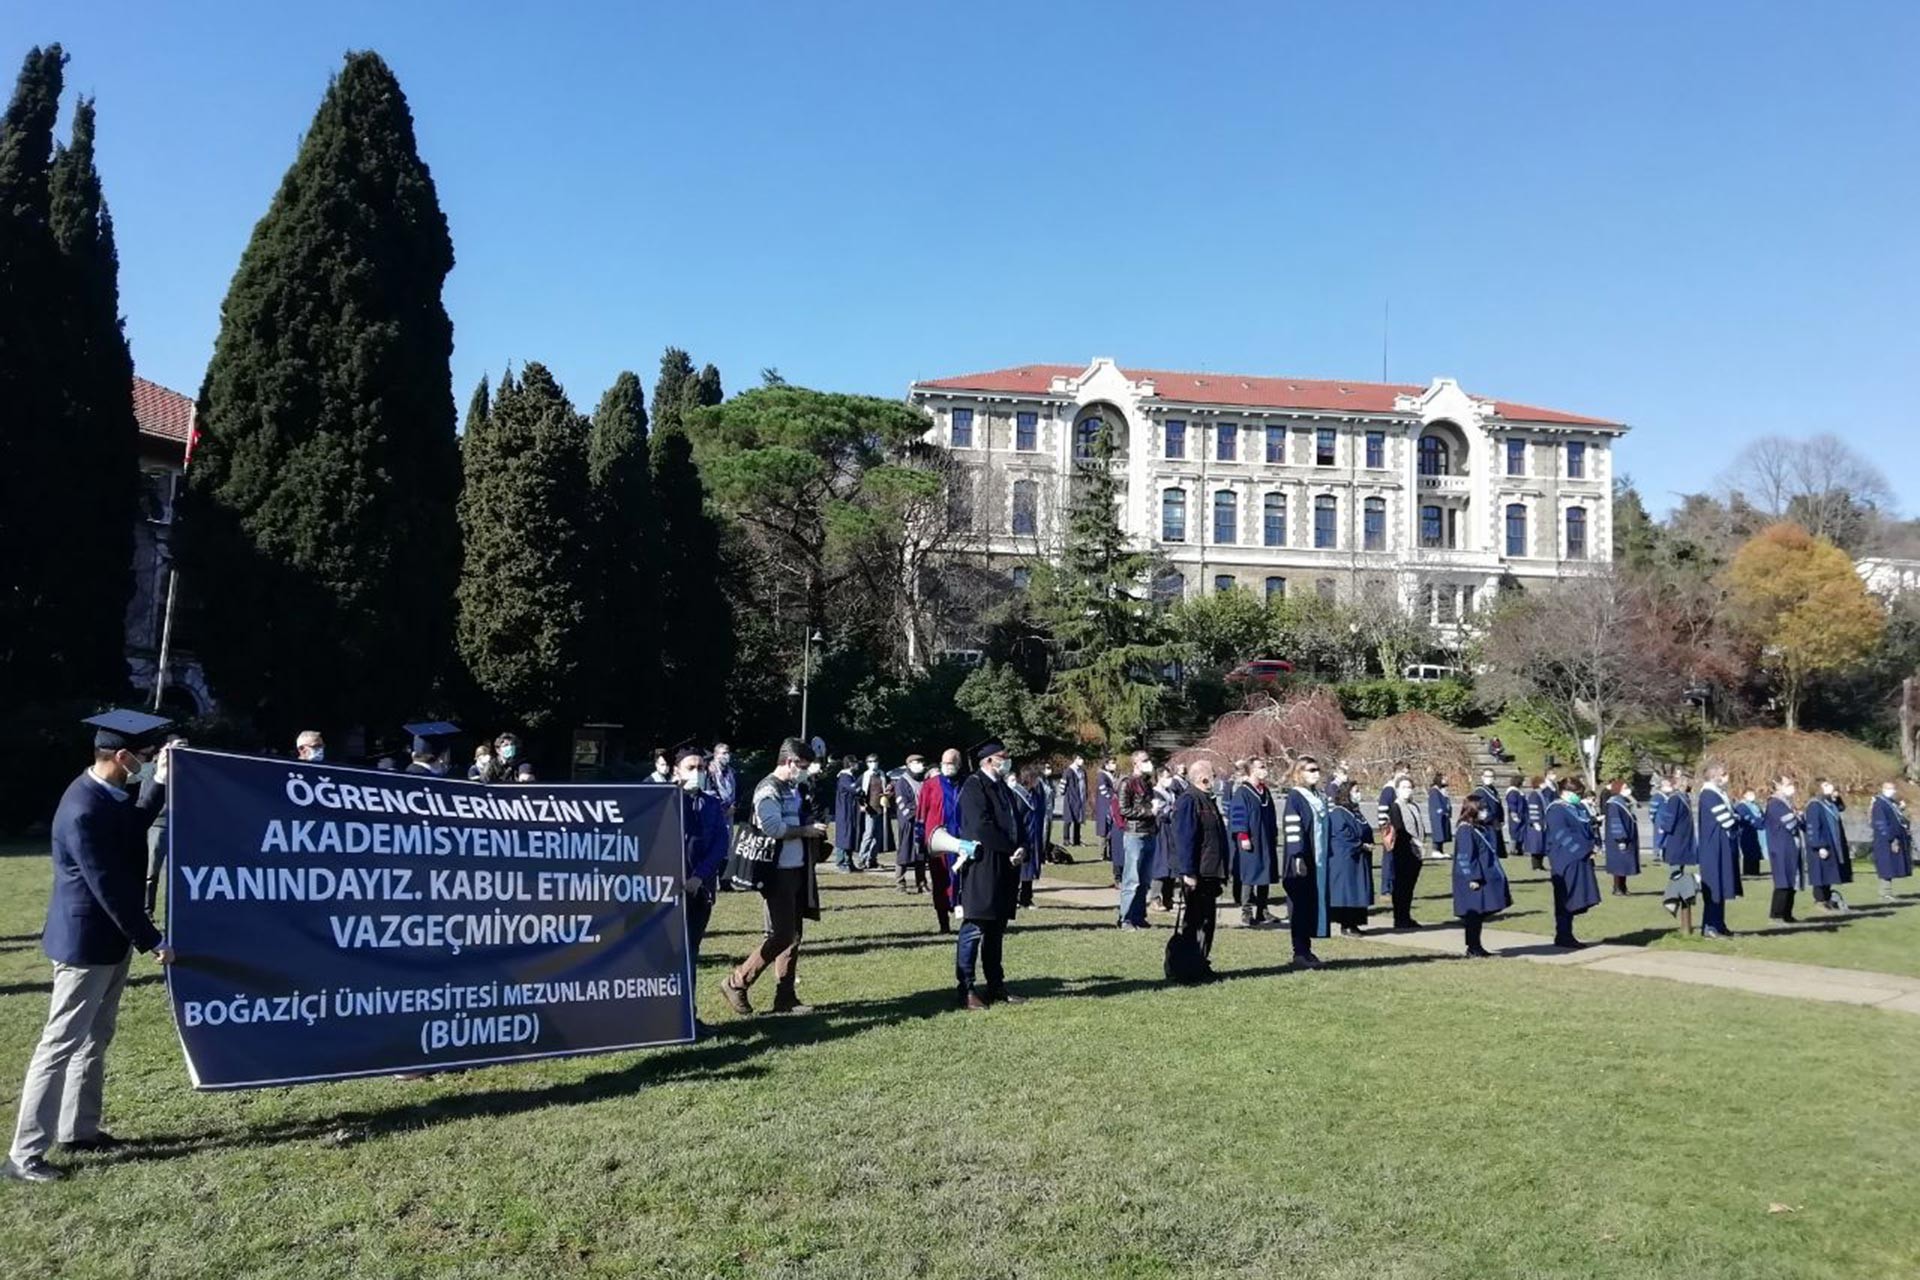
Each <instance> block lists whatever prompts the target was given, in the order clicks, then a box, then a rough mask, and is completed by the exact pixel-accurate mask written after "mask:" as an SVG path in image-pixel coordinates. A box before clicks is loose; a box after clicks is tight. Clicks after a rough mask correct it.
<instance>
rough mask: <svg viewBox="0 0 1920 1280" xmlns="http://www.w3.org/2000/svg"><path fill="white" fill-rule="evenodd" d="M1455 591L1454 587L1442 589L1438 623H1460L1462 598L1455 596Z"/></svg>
mask: <svg viewBox="0 0 1920 1280" xmlns="http://www.w3.org/2000/svg"><path fill="white" fill-rule="evenodd" d="M1454 590H1455V588H1453V587H1442V588H1441V589H1440V596H1439V602H1440V612H1439V615H1438V621H1440V622H1458V621H1460V597H1458V596H1456V595H1455V594H1454Z"/></svg>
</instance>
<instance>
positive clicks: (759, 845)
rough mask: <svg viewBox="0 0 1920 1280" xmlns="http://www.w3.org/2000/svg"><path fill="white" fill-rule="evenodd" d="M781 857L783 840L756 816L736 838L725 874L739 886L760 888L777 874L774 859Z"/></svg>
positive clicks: (741, 887) (740, 887)
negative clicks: (767, 831) (774, 869)
mask: <svg viewBox="0 0 1920 1280" xmlns="http://www.w3.org/2000/svg"><path fill="white" fill-rule="evenodd" d="M779 857H780V842H779V841H778V840H776V839H774V838H773V837H772V836H770V835H768V834H767V833H766V832H764V831H762V830H760V823H759V820H758V819H757V818H756V819H755V820H754V823H753V825H751V826H749V827H748V828H747V829H746V830H744V831H742V832H741V833H740V838H739V839H738V840H735V841H734V842H733V852H732V853H729V854H728V855H727V866H726V870H725V871H723V872H722V873H721V874H722V875H724V876H725V877H726V879H727V883H728V884H730V885H732V886H733V887H734V888H736V889H750V890H753V891H754V892H759V891H760V890H761V889H763V888H765V887H766V884H767V881H769V880H771V879H772V878H773V867H774V863H775V861H776V860H777V859H778V858H779Z"/></svg>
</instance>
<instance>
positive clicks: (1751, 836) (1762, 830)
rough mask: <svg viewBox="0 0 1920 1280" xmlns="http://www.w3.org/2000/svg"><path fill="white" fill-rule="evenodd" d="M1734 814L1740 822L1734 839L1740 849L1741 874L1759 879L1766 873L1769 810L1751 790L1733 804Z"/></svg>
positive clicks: (1734, 832)
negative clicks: (1762, 806) (1761, 805)
mask: <svg viewBox="0 0 1920 1280" xmlns="http://www.w3.org/2000/svg"><path fill="white" fill-rule="evenodd" d="M1733 816H1734V818H1735V820H1736V821H1737V822H1738V823H1739V825H1738V826H1737V827H1735V828H1734V831H1733V839H1734V843H1735V844H1736V845H1738V846H1739V849H1740V874H1741V875H1742V876H1743V877H1750V878H1752V879H1754V880H1758V879H1759V878H1760V877H1761V876H1763V875H1765V874H1766V868H1765V866H1764V863H1765V860H1766V854H1767V842H1766V833H1767V812H1766V810H1764V809H1762V808H1761V807H1760V804H1759V801H1758V799H1757V798H1756V797H1755V796H1754V793H1753V792H1751V791H1749V792H1746V793H1745V794H1744V795H1742V796H1741V797H1740V803H1739V804H1736V805H1734V806H1733Z"/></svg>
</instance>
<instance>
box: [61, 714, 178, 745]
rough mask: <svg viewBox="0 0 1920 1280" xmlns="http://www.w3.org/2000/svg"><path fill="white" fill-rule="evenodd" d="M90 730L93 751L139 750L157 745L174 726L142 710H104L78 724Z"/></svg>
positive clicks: (164, 719) (163, 718)
mask: <svg viewBox="0 0 1920 1280" xmlns="http://www.w3.org/2000/svg"><path fill="white" fill-rule="evenodd" d="M80 723H81V724H84V725H91V726H92V727H93V749H94V750H95V751H139V750H142V749H143V748H146V747H154V746H158V745H160V735H161V733H162V732H164V731H165V730H167V729H169V728H171V727H172V726H173V721H171V720H169V719H167V718H166V717H165V716H155V715H148V714H147V713H146V712H144V711H127V710H115V711H103V712H101V713H100V714H99V715H97V716H91V717H89V718H88V719H85V720H82V721H81V722H80Z"/></svg>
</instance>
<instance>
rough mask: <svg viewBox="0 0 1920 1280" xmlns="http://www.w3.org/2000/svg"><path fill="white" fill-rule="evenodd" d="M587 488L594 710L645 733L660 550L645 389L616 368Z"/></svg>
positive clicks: (598, 424)
mask: <svg viewBox="0 0 1920 1280" xmlns="http://www.w3.org/2000/svg"><path fill="white" fill-rule="evenodd" d="M587 479H588V482H589V483H590V484H591V485H592V487H593V500H594V509H593V529H594V538H593V541H594V550H595V555H596V559H597V561H598V565H599V573H600V614H599V617H598V619H597V620H596V625H595V632H596V635H597V636H598V638H599V641H600V643H599V646H598V648H599V653H600V656H599V658H598V660H597V661H596V662H595V664H594V665H595V668H596V677H595V684H596V688H597V689H598V690H599V691H600V693H601V701H600V704H599V709H600V710H601V711H603V712H604V713H605V714H606V715H608V716H610V717H611V718H612V719H614V720H615V721H616V722H618V723H620V724H624V725H627V726H630V727H631V728H633V729H635V730H642V729H644V730H647V731H651V730H652V729H653V727H654V724H655V716H656V714H657V705H656V698H657V694H658V675H659V670H660V661H659V648H660V634H661V632H660V625H659V624H660V618H661V612H660V602H659V599H658V592H659V575H658V573H657V572H656V570H655V559H656V558H657V556H658V553H659V550H660V539H659V525H658V521H657V520H656V518H655V513H654V498H653V473H652V467H651V460H650V450H649V448H648V443H647V408H646V389H645V388H644V387H643V386H642V385H641V383H640V379H639V378H638V377H636V376H635V375H634V374H633V373H631V372H624V371H623V372H622V373H621V374H620V376H619V377H617V378H616V379H614V383H613V386H611V387H609V388H608V389H607V393H606V394H605V395H604V396H602V397H601V398H600V407H599V408H598V409H596V410H595V411H594V415H593V428H592V431H591V432H590V433H589V435H588V437H587Z"/></svg>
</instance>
